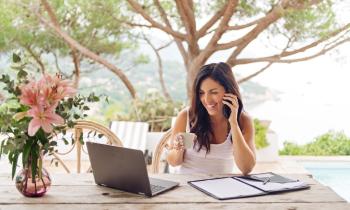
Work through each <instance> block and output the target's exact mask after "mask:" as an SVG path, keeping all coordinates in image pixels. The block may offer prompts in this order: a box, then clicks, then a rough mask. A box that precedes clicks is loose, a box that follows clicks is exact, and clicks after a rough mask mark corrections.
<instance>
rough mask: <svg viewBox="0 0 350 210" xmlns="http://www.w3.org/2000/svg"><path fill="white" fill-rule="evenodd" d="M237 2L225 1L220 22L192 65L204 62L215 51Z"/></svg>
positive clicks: (232, 0) (233, 0) (234, 0)
mask: <svg viewBox="0 0 350 210" xmlns="http://www.w3.org/2000/svg"><path fill="white" fill-rule="evenodd" d="M237 4H238V0H229V1H228V2H227V6H226V8H225V12H224V14H223V18H222V19H221V22H220V24H219V26H218V30H216V31H215V33H214V35H213V36H212V38H211V39H210V41H209V43H208V44H207V46H206V47H205V48H204V50H202V51H201V53H200V54H199V55H198V56H197V57H196V59H195V61H194V65H196V64H197V63H204V62H205V61H206V60H207V59H208V58H209V56H210V55H212V54H213V53H214V52H215V47H216V45H217V42H218V41H219V40H220V38H221V37H222V35H223V33H224V32H225V28H226V27H227V25H228V22H229V21H230V19H231V17H232V15H233V12H234V10H235V8H236V6H237Z"/></svg>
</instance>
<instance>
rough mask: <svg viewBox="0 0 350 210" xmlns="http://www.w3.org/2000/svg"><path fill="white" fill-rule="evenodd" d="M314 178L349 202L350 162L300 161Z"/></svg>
mask: <svg viewBox="0 0 350 210" xmlns="http://www.w3.org/2000/svg"><path fill="white" fill-rule="evenodd" d="M300 163H301V164H302V165H303V166H304V168H305V169H307V170H308V171H309V172H310V173H311V174H312V175H313V176H314V178H315V179H316V180H317V181H319V182H320V183H322V184H324V185H326V186H329V187H331V188H332V189H333V190H334V191H335V192H336V193H337V194H338V195H340V196H341V197H343V198H344V199H345V200H347V201H348V202H350V162H348V161H340V162H338V161H326V162H325V161H317V162H316V161H301V162H300Z"/></svg>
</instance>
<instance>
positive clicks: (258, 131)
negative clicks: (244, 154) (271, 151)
mask: <svg viewBox="0 0 350 210" xmlns="http://www.w3.org/2000/svg"><path fill="white" fill-rule="evenodd" d="M254 127H255V147H256V148H257V149H261V148H264V147H267V146H269V143H268V142H267V137H266V133H267V130H268V127H267V126H264V125H263V124H262V123H261V122H260V121H259V120H258V119H254Z"/></svg>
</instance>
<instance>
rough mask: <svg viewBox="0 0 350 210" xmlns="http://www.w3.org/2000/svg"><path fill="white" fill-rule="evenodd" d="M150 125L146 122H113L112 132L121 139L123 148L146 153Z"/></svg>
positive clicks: (111, 125)
mask: <svg viewBox="0 0 350 210" xmlns="http://www.w3.org/2000/svg"><path fill="white" fill-rule="evenodd" d="M148 127H149V124H148V123H146V122H130V121H112V122H111V124H110V129H111V131H112V132H113V133H114V134H115V135H117V136H118V137H119V139H121V141H122V142H123V146H124V147H127V148H132V149H139V150H142V151H143V152H145V150H146V139H147V133H148Z"/></svg>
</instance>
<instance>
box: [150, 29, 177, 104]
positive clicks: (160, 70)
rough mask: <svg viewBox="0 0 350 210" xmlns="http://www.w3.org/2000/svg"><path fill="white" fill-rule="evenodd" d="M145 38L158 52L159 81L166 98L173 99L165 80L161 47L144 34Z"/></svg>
mask: <svg viewBox="0 0 350 210" xmlns="http://www.w3.org/2000/svg"><path fill="white" fill-rule="evenodd" d="M143 39H144V40H145V41H146V42H147V43H148V44H149V46H151V48H152V49H153V51H154V53H155V54H156V57H157V61H158V75H159V82H160V85H161V87H162V92H163V94H164V96H165V98H166V99H168V100H169V101H172V99H171V96H170V94H169V92H168V90H167V88H166V86H165V82H164V77H163V62H162V58H161V56H160V54H159V48H158V49H157V48H156V47H155V46H154V45H153V44H152V42H151V41H150V40H149V39H148V38H147V37H146V36H145V35H144V34H143ZM161 49H163V48H161Z"/></svg>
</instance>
